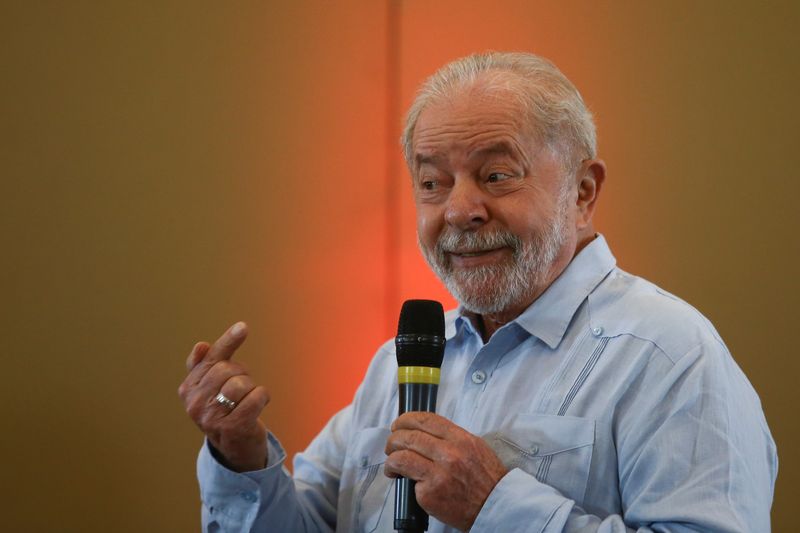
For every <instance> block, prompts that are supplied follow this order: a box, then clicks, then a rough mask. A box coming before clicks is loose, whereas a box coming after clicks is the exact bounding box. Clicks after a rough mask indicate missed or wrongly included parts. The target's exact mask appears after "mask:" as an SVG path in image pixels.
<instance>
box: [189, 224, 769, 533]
mask: <svg viewBox="0 0 800 533" xmlns="http://www.w3.org/2000/svg"><path fill="white" fill-rule="evenodd" d="M615 265H616V261H615V259H614V257H613V255H612V254H611V251H610V250H609V249H608V246H607V245H606V242H605V240H604V239H603V237H602V236H600V237H598V238H596V239H595V240H594V241H592V243H590V244H589V245H588V246H587V247H586V248H584V249H583V250H582V251H581V252H580V254H578V256H577V257H575V259H574V260H573V261H572V262H571V263H570V265H569V266H568V267H567V269H566V270H565V271H564V272H563V273H562V275H561V276H560V277H559V278H558V279H557V280H556V281H555V282H554V283H553V284H552V285H551V286H550V287H549V288H548V289H547V291H546V292H545V293H544V294H543V295H542V296H541V297H539V298H538V299H537V300H536V301H535V302H534V303H533V304H532V305H531V306H530V307H529V308H528V309H527V310H526V311H525V312H524V313H523V314H522V315H520V316H519V317H518V318H517V319H516V320H514V321H513V322H510V323H508V324H506V325H505V326H503V327H502V328H500V329H499V330H498V331H497V332H496V333H495V334H494V335H493V336H492V337H491V339H489V342H488V343H486V344H484V343H483V341H482V340H481V336H480V335H479V334H478V332H477V331H476V330H475V328H474V327H473V325H472V323H471V322H470V320H469V319H467V318H466V317H464V316H461V314H460V313H459V312H458V311H451V312H449V313H448V314H447V315H446V327H447V329H446V337H447V346H446V350H445V357H444V363H443V365H442V371H441V379H442V381H441V385H440V387H439V400H438V407H437V412H438V413H439V414H441V415H443V416H445V417H447V418H448V419H450V420H452V421H453V422H454V423H456V424H458V425H459V426H461V427H463V428H465V429H466V430H468V431H470V432H472V433H473V434H476V435H480V436H481V437H483V438H484V439H485V441H486V442H487V443H488V444H489V445H490V446H491V447H492V448H493V449H494V451H495V452H496V453H497V455H498V456H499V457H500V459H501V460H502V461H503V463H504V464H505V465H506V466H507V467H508V468H509V469H510V471H509V473H508V474H507V475H506V476H505V477H504V478H503V479H502V480H501V481H500V482H499V483H498V484H497V486H496V487H495V488H494V490H493V491H492V493H491V494H490V495H489V497H488V499H487V500H486V502H485V504H484V505H483V508H482V509H481V511H480V514H479V515H478V517H477V519H476V521H475V524H474V525H473V527H472V530H471V531H473V532H475V533H478V532H491V533H498V532H506V531H508V532H527V531H530V532H534V531H535V532H557V531H569V532H577V531H602V532H619V531H633V530H637V531H714V532H728V531H737V532H743V533H760V532H767V531H769V530H770V516H769V513H770V506H771V503H772V496H773V489H774V483H775V476H776V474H777V456H776V452H775V444H774V442H773V440H772V437H771V436H770V433H769V429H768V427H767V424H766V421H765V419H764V414H763V412H762V409H761V404H760V402H759V399H758V396H757V395H756V393H755V391H754V390H753V388H752V386H751V385H750V383H749V382H748V381H747V378H746V377H745V376H744V374H743V373H742V371H741V370H740V369H739V367H738V366H737V365H736V363H735V362H734V361H733V359H732V358H731V356H730V354H729V352H728V350H727V348H726V347H725V344H724V343H723V342H722V340H721V339H720V338H719V335H718V334H717V332H716V331H715V330H714V328H713V326H712V325H711V324H710V323H709V322H708V320H706V319H705V318H704V317H703V316H702V315H701V314H700V313H698V312H697V311H696V310H695V309H694V308H692V307H691V306H689V305H688V304H686V303H685V302H683V301H681V300H679V299H678V298H676V297H674V296H672V295H670V294H668V293H666V292H664V291H663V290H661V289H659V288H658V287H656V286H654V285H653V284H651V283H649V282H647V281H645V280H643V279H641V278H638V277H636V276H632V275H630V274H628V273H626V272H623V271H622V270H620V269H618V268H616V266H615ZM396 416H397V361H396V359H395V354H394V345H393V343H392V342H387V343H386V344H385V345H383V346H382V347H381V348H380V350H379V351H378V353H377V354H376V355H375V358H374V359H373V361H372V363H371V364H370V367H369V370H368V371H367V375H366V377H365V379H364V381H363V383H362V384H361V386H360V387H359V389H358V391H357V393H356V396H355V399H354V400H353V403H352V404H351V405H349V406H348V407H346V408H345V409H343V410H342V411H340V412H339V413H338V414H336V415H335V416H334V417H333V418H332V419H331V420H330V422H328V424H327V425H326V426H325V428H324V429H323V430H322V432H321V433H320V434H319V435H318V436H317V437H316V438H315V439H314V440H313V441H312V443H311V445H310V446H309V447H308V449H307V450H306V451H305V452H303V453H300V454H298V455H297V456H296V457H295V460H294V477H293V478H292V477H290V476H289V474H288V472H287V470H286V469H285V468H283V467H282V463H283V461H284V459H285V455H286V454H285V452H284V451H283V449H282V448H281V446H280V443H279V442H278V441H277V440H276V439H275V437H274V436H273V435H270V436H269V457H270V462H269V465H268V467H267V468H266V469H264V470H261V471H257V472H248V473H244V474H237V473H234V472H231V471H229V470H227V469H225V468H224V467H223V466H221V465H220V464H219V463H218V462H217V461H216V460H215V459H214V457H213V455H212V454H211V453H210V451H209V448H208V445H207V444H206V445H205V446H203V448H202V450H201V452H200V456H199V459H198V477H199V481H200V493H201V498H202V501H203V509H202V513H203V515H202V516H203V527H204V531H209V532H211V531H277V532H295V531H331V530H334V529H335V530H336V531H342V532H351V531H388V532H391V531H393V528H392V526H393V514H394V513H393V511H394V481H393V480H391V479H389V478H387V477H386V476H384V474H383V463H384V461H385V459H386V456H385V455H384V446H385V444H386V438H387V437H388V435H389V429H388V428H389V426H390V424H391V423H392V421H393V420H394V419H395V418H396ZM428 531H429V532H430V533H440V532H445V531H453V529H452V528H450V527H448V526H446V525H444V524H442V523H441V522H439V521H438V520H436V519H434V518H431V520H430V527H429V530H428Z"/></svg>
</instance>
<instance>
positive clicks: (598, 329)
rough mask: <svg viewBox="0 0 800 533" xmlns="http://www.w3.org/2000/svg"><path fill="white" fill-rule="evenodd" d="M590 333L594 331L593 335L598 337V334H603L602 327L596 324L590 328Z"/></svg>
mask: <svg viewBox="0 0 800 533" xmlns="http://www.w3.org/2000/svg"><path fill="white" fill-rule="evenodd" d="M592 333H594V336H595V337H599V336H600V335H602V334H603V328H601V327H599V326H598V327H596V328H593V329H592Z"/></svg>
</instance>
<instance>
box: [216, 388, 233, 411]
mask: <svg viewBox="0 0 800 533" xmlns="http://www.w3.org/2000/svg"><path fill="white" fill-rule="evenodd" d="M214 399H215V400H217V403H221V404H222V405H224V406H225V407H227V408H228V409H233V408H234V407H236V402H234V401H233V400H231V399H230V398H228V397H227V396H225V395H224V394H222V393H221V392H220V393H219V394H217V396H216V398H214Z"/></svg>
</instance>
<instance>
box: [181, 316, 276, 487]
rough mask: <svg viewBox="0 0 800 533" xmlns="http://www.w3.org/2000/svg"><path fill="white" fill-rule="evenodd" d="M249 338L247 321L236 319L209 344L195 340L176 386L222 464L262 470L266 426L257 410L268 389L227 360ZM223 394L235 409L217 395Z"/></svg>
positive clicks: (237, 470) (265, 452)
mask: <svg viewBox="0 0 800 533" xmlns="http://www.w3.org/2000/svg"><path fill="white" fill-rule="evenodd" d="M245 338H247V325H246V324H245V323H244V322H237V323H236V324H234V325H233V326H231V328H230V329H228V331H226V332H225V333H223V334H222V336H221V337H220V338H219V339H217V342H215V343H214V344H213V346H212V345H209V344H208V343H207V342H198V343H197V344H195V345H194V348H193V349H192V353H190V354H189V357H188V359H186V368H187V369H188V370H189V374H188V375H187V376H186V379H184V380H183V383H181V385H180V387H178V394H179V395H180V397H181V399H182V400H183V404H184V407H185V408H186V412H187V413H189V417H191V419H192V420H193V421H194V423H195V424H197V426H198V427H199V428H200V430H201V431H202V432H203V433H205V434H206V437H208V440H209V442H210V443H211V445H212V446H213V447H214V448H215V449H216V450H217V451H218V452H219V453H220V454H221V455H222V459H223V461H224V463H225V466H226V467H228V468H230V469H231V470H234V471H236V472H246V471H251V470H260V469H262V468H264V467H266V465H267V428H266V427H265V426H264V424H263V422H261V420H259V415H260V414H261V411H262V410H263V409H264V407H265V406H266V405H267V403H268V402H269V394H268V393H267V391H266V389H265V388H264V387H262V386H256V385H255V383H253V380H252V379H251V378H250V376H249V375H248V374H247V371H246V370H245V368H244V367H243V366H242V365H241V364H240V363H237V362H234V361H231V357H232V356H233V353H234V352H235V351H236V350H237V349H238V348H239V346H241V345H242V343H243V342H244V340H245ZM219 393H222V394H223V395H224V396H225V397H226V398H228V399H229V400H232V401H234V402H235V405H234V407H233V408H231V407H228V406H226V405H223V404H222V403H220V402H218V401H217V400H216V398H217V395H218V394H219Z"/></svg>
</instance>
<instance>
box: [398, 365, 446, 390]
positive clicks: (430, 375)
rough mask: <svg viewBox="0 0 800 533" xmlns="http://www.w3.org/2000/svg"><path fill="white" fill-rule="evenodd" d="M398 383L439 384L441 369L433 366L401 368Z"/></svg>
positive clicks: (399, 368)
mask: <svg viewBox="0 0 800 533" xmlns="http://www.w3.org/2000/svg"><path fill="white" fill-rule="evenodd" d="M397 382H398V383H400V384H403V383H430V384H431V385H438V384H439V369H438V368H436V367H433V366H401V367H398V368H397Z"/></svg>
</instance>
